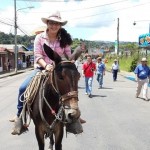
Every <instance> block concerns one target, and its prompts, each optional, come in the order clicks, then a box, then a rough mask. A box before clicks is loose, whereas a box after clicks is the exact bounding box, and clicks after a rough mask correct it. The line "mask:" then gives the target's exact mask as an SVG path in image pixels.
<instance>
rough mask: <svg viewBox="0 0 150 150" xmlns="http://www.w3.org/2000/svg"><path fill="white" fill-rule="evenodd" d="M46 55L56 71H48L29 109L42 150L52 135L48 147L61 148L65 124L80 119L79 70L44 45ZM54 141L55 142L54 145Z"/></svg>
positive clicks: (51, 148) (60, 149) (59, 149)
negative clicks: (46, 140)
mask: <svg viewBox="0 0 150 150" xmlns="http://www.w3.org/2000/svg"><path fill="white" fill-rule="evenodd" d="M43 47H44V51H45V53H46V55H47V56H48V57H49V58H50V59H51V60H53V61H54V62H55V67H54V70H53V72H52V73H51V72H48V73H47V77H46V78H44V79H43V81H42V84H41V85H40V87H39V90H38V94H37V95H36V97H35V99H34V101H33V103H32V105H31V109H30V116H31V119H32V120H33V123H34V125H35V134H36V139H37V142H38V146H39V150H44V147H45V144H44V143H45V137H49V139H50V143H49V150H53V147H55V150H62V139H63V132H64V126H65V125H66V124H69V123H72V122H73V121H76V120H79V117H80V114H81V113H80V109H79V106H78V100H79V99H78V81H79V78H80V73H79V72H78V70H77V68H76V66H75V64H74V63H72V62H71V59H76V58H77V57H78V56H79V55H78V54H79V53H78V54H74V55H72V58H71V59H70V60H69V61H63V60H62V58H61V57H60V56H59V55H58V54H57V53H56V52H54V51H53V50H52V49H51V48H50V47H48V46H47V45H46V44H44V46H43ZM54 143H55V145H54Z"/></svg>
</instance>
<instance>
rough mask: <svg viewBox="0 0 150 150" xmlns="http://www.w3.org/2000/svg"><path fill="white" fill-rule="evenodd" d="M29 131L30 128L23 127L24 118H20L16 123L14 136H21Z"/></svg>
mask: <svg viewBox="0 0 150 150" xmlns="http://www.w3.org/2000/svg"><path fill="white" fill-rule="evenodd" d="M25 131H28V128H27V127H25V126H23V122H22V117H18V118H17V120H16V121H15V122H14V128H13V129H12V132H11V134H12V135H20V134H21V133H23V132H25Z"/></svg>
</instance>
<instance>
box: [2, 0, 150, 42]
mask: <svg viewBox="0 0 150 150" xmlns="http://www.w3.org/2000/svg"><path fill="white" fill-rule="evenodd" d="M0 2H1V5H0V31H1V32H5V33H12V34H14V0H5V1H4V0H0ZM32 6H33V7H34V8H33V9H29V8H28V7H32ZM16 7H17V8H16V9H17V24H18V26H19V28H20V29H21V30H22V31H23V32H21V31H20V30H19V29H18V30H17V34H19V35H25V34H27V35H32V33H33V31H34V30H35V29H36V28H38V27H41V26H45V24H44V23H43V22H42V21H41V18H42V17H48V16H49V15H50V14H51V12H55V11H57V10H58V11H60V13H61V17H62V19H63V20H67V21H68V23H67V25H65V26H64V28H65V29H66V30H67V31H68V32H69V33H70V34H71V36H72V38H79V39H83V40H90V41H111V42H114V41H115V40H117V27H118V29H119V41H128V42H138V37H139V35H141V34H146V33H149V27H150V18H149V13H148V11H149V7H150V1H149V0H16ZM118 18H119V19H118ZM118 20H119V21H118ZM134 21H135V22H136V25H133V23H134ZM4 23H5V24H4ZM118 23H119V25H118ZM45 27H46V26H45Z"/></svg>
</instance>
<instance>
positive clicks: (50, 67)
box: [45, 64, 54, 71]
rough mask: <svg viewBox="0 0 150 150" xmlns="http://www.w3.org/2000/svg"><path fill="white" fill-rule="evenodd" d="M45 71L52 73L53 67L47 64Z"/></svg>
mask: <svg viewBox="0 0 150 150" xmlns="http://www.w3.org/2000/svg"><path fill="white" fill-rule="evenodd" d="M45 70H47V71H53V70H54V66H53V65H51V64H47V65H46V66H45Z"/></svg>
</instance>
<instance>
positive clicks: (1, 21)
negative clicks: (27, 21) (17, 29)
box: [0, 20, 14, 26]
mask: <svg viewBox="0 0 150 150" xmlns="http://www.w3.org/2000/svg"><path fill="white" fill-rule="evenodd" d="M0 23H2V24H5V25H9V26H14V25H12V24H10V23H7V22H4V21H3V20H0Z"/></svg>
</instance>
